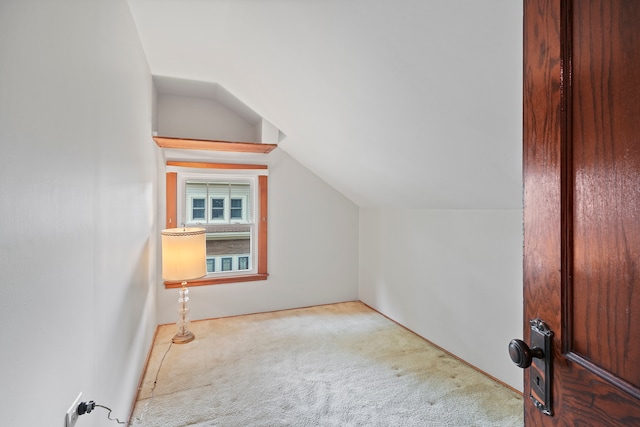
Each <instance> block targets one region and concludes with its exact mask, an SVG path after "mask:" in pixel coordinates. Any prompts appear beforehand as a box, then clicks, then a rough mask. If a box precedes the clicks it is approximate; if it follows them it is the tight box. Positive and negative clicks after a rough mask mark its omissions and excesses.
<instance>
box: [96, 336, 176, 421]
mask: <svg viewBox="0 0 640 427" xmlns="http://www.w3.org/2000/svg"><path fill="white" fill-rule="evenodd" d="M171 346H173V342H171V343H169V347H167V350H166V351H165V352H164V354H163V355H162V359H160V365H159V366H158V370H157V371H156V377H155V379H154V380H153V386H152V387H151V397H150V398H149V400H147V403H145V404H144V408H142V412H141V413H140V415H139V416H138V417H136V418H134V419H133V420H129V421H120V420H119V419H118V418H117V417H116V418H111V412H112V410H111V408H107V407H106V406H103V405H98V404H96V405H95V407H96V408H102V409H106V410H107V411H109V413H107V418H108V419H109V421H115V422H117V423H118V424H123V425H125V426H132V425H134V424H138V423H140V422H142V418H143V417H144V416H145V414H146V413H147V409H148V408H149V404H150V403H151V402H153V398H154V397H155V391H156V384H157V383H158V376H159V375H160V369H161V368H162V364H163V363H164V359H165V357H167V354H168V353H169V350H170V349H171Z"/></svg>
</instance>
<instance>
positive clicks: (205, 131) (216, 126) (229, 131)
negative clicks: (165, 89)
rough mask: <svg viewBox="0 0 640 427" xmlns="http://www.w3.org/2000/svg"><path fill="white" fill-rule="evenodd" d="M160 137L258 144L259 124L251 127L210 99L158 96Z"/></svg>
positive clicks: (248, 123) (158, 129) (158, 128)
mask: <svg viewBox="0 0 640 427" xmlns="http://www.w3.org/2000/svg"><path fill="white" fill-rule="evenodd" d="M157 109H158V127H157V132H158V135H160V136H171V137H176V138H193V139H210V140H222V141H260V135H259V133H258V130H259V129H258V124H257V123H250V122H248V121H247V120H244V119H243V118H242V117H240V116H238V115H237V114H235V113H234V112H233V111H230V110H229V109H228V108H225V106H223V105H222V104H221V103H219V102H217V101H216V100H213V99H205V98H194V97H189V96H177V95H167V94H160V95H159V96H158V105H157Z"/></svg>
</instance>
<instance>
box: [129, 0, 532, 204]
mask: <svg viewBox="0 0 640 427" xmlns="http://www.w3.org/2000/svg"><path fill="white" fill-rule="evenodd" d="M128 1H129V5H130V8H131V11H132V15H133V18H134V20H135V22H136V25H137V27H138V31H139V34H140V38H141V40H142V45H143V48H144V50H145V53H146V56H147V59H148V62H149V66H150V69H151V73H152V74H154V75H157V76H166V77H176V78H180V79H188V80H195V81H201V82H211V83H216V84H218V85H220V86H222V87H223V88H224V89H225V90H227V91H228V92H229V93H231V94H232V95H233V96H234V97H236V98H238V99H239V100H241V101H242V102H243V103H244V104H246V105H247V106H249V107H250V108H251V109H252V110H253V111H255V112H256V113H257V114H259V115H260V116H262V117H264V118H265V119H267V120H268V121H270V122H271V123H273V125H275V126H276V127H277V128H278V129H280V130H281V131H282V132H283V133H284V134H286V135H287V137H286V138H285V139H284V140H283V141H282V142H280V144H279V147H280V149H282V150H285V151H286V152H287V153H288V154H290V155H291V156H292V157H294V158H295V159H297V160H298V161H299V162H301V163H302V164H304V165H305V166H306V167H308V168H309V169H310V170H312V171H313V172H314V173H316V174H317V175H318V176H320V177H321V178H322V179H324V180H325V181H326V182H328V183H329V184H330V185H332V186H333V187H335V188H336V189H337V190H339V191H340V192H342V193H343V194H344V195H345V196H347V197H348V198H350V199H351V200H353V201H354V202H355V203H357V204H358V205H359V206H363V207H388V208H432V209H517V208H520V207H521V199H522V198H521V193H522V180H521V156H522V150H521V135H522V107H521V100H522V96H521V93H522V84H521V81H522V65H521V63H522V59H521V56H522V48H521V45H522V5H521V4H520V3H521V2H518V1H513V0H486V1H477V0H375V1H374V0H128Z"/></svg>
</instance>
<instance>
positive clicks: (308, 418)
mask: <svg viewBox="0 0 640 427" xmlns="http://www.w3.org/2000/svg"><path fill="white" fill-rule="evenodd" d="M191 330H192V331H193V332H194V333H195V335H196V340H195V341H193V342H191V343H188V344H184V345H176V344H173V345H171V337H172V336H173V334H174V333H175V325H168V326H161V327H160V328H159V331H158V335H157V337H156V341H155V343H154V347H153V349H152V353H151V358H150V360H149V364H148V367H147V372H146V375H145V378H144V380H143V386H142V388H141V390H140V392H139V396H138V402H137V404H136V406H135V408H134V417H139V416H140V415H141V413H142V411H143V410H144V411H145V412H144V414H143V416H142V418H141V419H140V421H139V424H138V423H137V424H138V425H142V426H162V427H171V426H176V427H177V426H221V427H245V426H264V427H267V426H268V427H279V426H340V427H342V426H434V427H435V426H438V427H442V426H455V427H464V426H496V427H498V426H505V427H515V426H522V425H523V421H522V412H523V411H522V407H523V402H522V396H520V395H518V394H517V393H514V392H513V391H511V390H509V389H508V388H505V387H504V386H502V385H500V384H498V383H496V382H494V381H492V380H491V379H489V378H487V377H486V376H484V375H482V374H480V373H479V372H477V371H475V370H474V369H472V368H470V367H469V366H467V365H465V364H464V363H461V362H459V361H458V360H456V359H454V358H452V357H450V356H449V355H447V354H445V353H443V352H442V351H441V350H439V349H437V348H435V347H433V346H432V345H430V344H429V343H427V342H426V341H424V340H423V339H422V338H420V337H418V336H416V335H415V334H413V333H411V332H409V331H407V330H406V329H404V328H402V327H401V326H399V325H397V324H395V323H394V322H392V321H390V320H389V319H387V318H385V317H384V316H382V315H380V314H379V313H377V312H375V311H373V310H371V309H370V308H368V307H367V306H365V305H364V304H362V303H359V302H352V303H342V304H333V305H326V306H318V307H312V308H304V309H295V310H286V311H280V312H274V313H265V314H254V315H247V316H239V317H232V318H222V319H215V320H207V321H199V322H193V323H192V324H191ZM167 350H168V352H167ZM161 362H162V363H161ZM160 364H161V369H160V370H159V371H158V367H159V366H160ZM156 375H157V382H156V385H155V389H154V390H153V398H152V399H149V397H150V396H151V393H152V392H151V390H152V388H153V384H154V380H155V378H156Z"/></svg>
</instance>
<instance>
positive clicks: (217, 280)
mask: <svg viewBox="0 0 640 427" xmlns="http://www.w3.org/2000/svg"><path fill="white" fill-rule="evenodd" d="M268 276H269V275H268V274H247V275H245V276H228V277H204V278H202V279H196V280H190V281H189V282H188V283H187V286H188V287H193V286H206V285H222V284H225V283H239V282H255V281H257V280H267V277H268ZM181 286H182V282H164V287H165V289H171V288H180V287H181Z"/></svg>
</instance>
